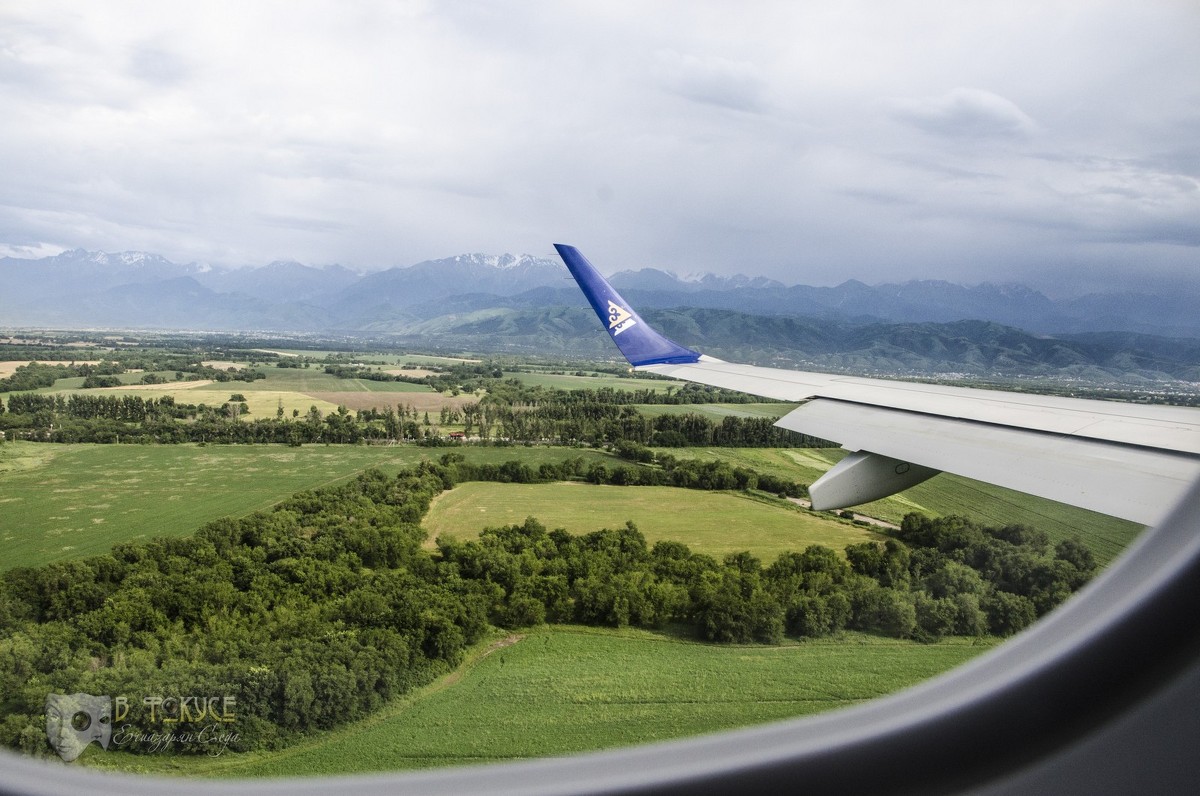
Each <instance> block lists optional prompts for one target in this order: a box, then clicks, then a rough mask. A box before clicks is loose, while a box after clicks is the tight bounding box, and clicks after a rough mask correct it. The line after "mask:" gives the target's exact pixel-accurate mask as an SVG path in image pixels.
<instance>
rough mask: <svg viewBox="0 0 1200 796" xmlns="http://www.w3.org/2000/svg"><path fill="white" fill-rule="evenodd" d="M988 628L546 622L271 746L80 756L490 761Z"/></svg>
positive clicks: (231, 767) (924, 650)
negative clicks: (724, 638)
mask: <svg viewBox="0 0 1200 796" xmlns="http://www.w3.org/2000/svg"><path fill="white" fill-rule="evenodd" d="M996 643H998V642H996V641H995V640H992V639H948V640H946V641H943V642H941V643H938V644H917V643H915V642H908V641H895V640H891V639H883V638H875V637H871V636H863V635H859V634H847V635H846V636H845V637H844V638H839V639H824V640H814V641H808V642H805V643H800V644H795V643H793V644H789V645H785V646H778V647H768V646H759V645H752V646H741V645H713V644H700V643H696V642H691V641H687V640H682V639H678V638H675V637H672V636H670V635H664V634H658V633H650V632H646V631H635V630H623V631H616V630H601V629H594V628H577V627H551V628H539V629H534V630H532V631H528V632H527V633H525V634H524V635H523V636H511V637H509V638H508V639H506V640H505V641H504V642H501V643H500V644H496V643H490V644H489V643H484V644H481V645H480V646H479V647H477V648H476V649H475V651H474V654H473V655H472V656H471V657H470V658H469V659H468V661H467V663H465V664H464V665H463V666H461V667H460V668H459V669H458V670H457V671H456V672H454V673H452V674H450V675H448V676H446V677H443V678H442V679H441V680H439V681H437V682H435V683H434V684H432V685H431V686H428V687H426V688H424V689H422V690H421V691H419V692H417V693H415V694H413V695H411V696H409V697H408V698H406V699H402V700H398V701H396V702H394V703H392V704H390V705H388V706H386V707H384V708H383V710H381V711H380V712H379V713H378V714H376V715H375V716H372V717H370V718H368V719H365V720H363V721H361V722H357V723H355V724H352V725H349V726H348V727H345V728H342V729H339V730H335V731H332V732H329V733H326V734H322V735H320V736H318V737H314V738H313V739H312V740H311V741H308V742H305V743H303V744H301V745H297V746H294V747H292V748H289V749H285V750H282V751H280V752H275V753H253V754H246V755H238V754H236V753H227V754H226V755H224V756H221V757H216V758H211V757H204V756H197V757H182V756H170V755H157V756H156V755H143V756H133V755H127V754H117V753H114V752H103V751H100V750H99V749H97V748H96V747H95V746H93V747H90V748H89V750H88V752H87V753H85V755H84V757H83V758H81V760H82V761H83V762H84V763H86V764H87V765H92V766H97V767H103V768H108V769H120V770H125V771H141V772H145V773H160V774H167V773H173V774H190V775H199V776H217V777H254V776H277V777H278V776H315V775H320V774H325V775H328V774H335V773H336V774H345V773H355V772H366V771H382V770H397V769H412V768H428V767H433V766H444V765H460V764H466V763H480V762H494V761H501V760H513V759H522V758H531V757H542V756H547V755H562V754H569V753H574V752H581V751H586V750H592V749H603V748H609V747H614V746H625V745H630V744H637V743H647V742H652V741H659V740H664V739H668V738H678V737H683V736H688V735H696V734H700V733H706V732H713V731H717V730H727V729H733V728H737V727H744V726H748V725H752V724H759V723H763V722H768V721H775V720H779V719H785V718H792V717H796V716H803V715H808V714H812V713H817V712H821V711H827V710H833V709H835V708H840V707H845V706H849V705H854V704H858V703H860V702H863V701H865V700H869V699H874V698H876V697H879V696H882V695H884V694H887V693H890V692H893V691H896V690H898V689H900V688H903V687H905V686H908V685H911V684H914V683H917V682H920V681H921V680H925V679H927V678H929V677H932V676H934V675H936V674H939V673H941V672H944V671H946V670H948V669H951V668H953V667H955V666H958V665H959V664H961V663H964V662H965V661H967V660H969V659H971V658H972V657H974V656H976V655H978V654H979V653H981V652H984V651H986V650H988V649H990V648H991V647H993V646H994V645H995V644H996Z"/></svg>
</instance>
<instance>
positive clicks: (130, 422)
mask: <svg viewBox="0 0 1200 796" xmlns="http://www.w3.org/2000/svg"><path fill="white" fill-rule="evenodd" d="M254 372H257V371H254ZM543 398H544V400H543V402H542V403H539V404H536V405H527V404H509V403H504V402H503V400H502V399H500V398H498V397H496V396H493V395H490V394H489V395H487V396H485V397H484V398H483V399H482V400H481V401H478V402H473V403H468V404H465V405H463V406H462V407H459V408H451V407H446V408H443V410H442V411H441V413H440V415H439V417H438V420H439V421H440V423H442V424H451V423H453V424H459V423H461V426H462V428H463V429H464V430H463V432H462V434H463V436H464V437H465V438H468V439H471V440H481V441H502V442H510V443H514V442H515V443H526V442H533V443H554V444H564V445H593V446H599V445H613V444H617V443H622V442H629V443H635V444H638V445H643V446H644V445H655V446H660V447H683V446H697V445H703V446H729V447H791V446H806V447H816V446H825V445H829V444H830V443H827V442H825V441H823V440H818V439H816V438H814V437H809V436H806V435H803V434H797V433H795V432H791V431H787V430H785V429H781V428H778V427H776V426H775V425H774V423H773V421H772V420H771V419H770V418H761V417H724V418H721V419H720V420H715V419H713V418H710V417H707V416H704V415H699V414H694V413H687V414H678V415H676V414H666V415H659V416H658V417H649V416H647V415H644V414H641V413H640V412H638V411H637V409H636V408H635V407H634V406H633V405H630V404H623V403H617V402H612V401H609V400H607V398H611V396H607V397H606V396H604V395H601V394H599V393H592V392H590V391H570V392H567V391H562V390H559V391H550V392H547V393H546V394H545V395H544V396H543ZM559 399H561V400H559ZM593 399H594V400H593ZM230 403H231V404H233V406H232V407H231V406H230V405H229V404H227V405H224V406H205V405H203V404H201V405H198V406H197V405H194V404H181V403H177V402H175V401H174V400H173V399H171V398H170V397H164V398H155V399H146V398H142V397H141V396H136V395H89V394H63V393H55V394H48V393H14V394H12V395H11V396H9V398H8V406H7V412H6V411H5V405H4V402H3V401H0V431H7V432H9V434H8V436H9V438H23V439H29V440H33V441H46V442H116V441H121V442H129V443H135V442H136V443H142V442H159V443H174V442H209V443H250V442H257V443H283V444H291V445H303V444H306V443H317V442H329V443H349V444H353V443H359V442H385V441H393V442H401V441H410V442H411V441H424V442H428V443H430V444H436V443H438V442H439V441H440V442H443V443H444V442H448V441H449V438H448V435H447V434H446V433H445V431H444V430H443V429H442V427H441V426H439V427H437V428H435V427H432V426H431V423H430V419H429V415H428V413H425V415H424V417H422V416H421V414H420V413H419V412H417V411H416V410H413V409H412V408H411V407H407V406H400V407H391V406H387V407H385V408H384V409H383V410H376V409H364V410H360V411H358V412H356V413H351V412H350V411H349V410H347V409H346V408H345V407H339V408H338V410H337V411H336V412H330V413H328V414H326V415H325V416H322V415H321V413H320V412H319V411H318V410H317V409H316V407H310V409H309V411H308V412H307V413H305V414H303V415H302V414H300V413H299V411H293V414H292V416H291V417H288V416H285V415H284V413H282V412H280V413H278V414H277V415H276V416H275V417H254V418H250V419H246V417H245V407H244V406H243V405H242V404H243V403H244V402H243V401H241V400H238V401H232V402H230ZM233 409H237V410H240V411H233Z"/></svg>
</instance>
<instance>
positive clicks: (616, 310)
mask: <svg viewBox="0 0 1200 796" xmlns="http://www.w3.org/2000/svg"><path fill="white" fill-rule="evenodd" d="M632 326H637V321H635V320H634V319H633V316H632V315H630V314H629V310H627V309H625V308H624V307H621V306H618V305H617V304H616V303H614V302H613V301H611V300H610V301H609V302H608V330H609V331H610V332H612V335H613V337H616V336H617V335H619V334H620V333H621V332H623V331H625V330H626V329H628V328H630V327H632Z"/></svg>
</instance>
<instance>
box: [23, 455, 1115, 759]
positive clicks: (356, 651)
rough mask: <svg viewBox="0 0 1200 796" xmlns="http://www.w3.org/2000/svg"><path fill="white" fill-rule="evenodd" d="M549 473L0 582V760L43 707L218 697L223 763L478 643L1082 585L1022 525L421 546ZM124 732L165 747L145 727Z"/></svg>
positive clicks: (957, 609)
mask: <svg viewBox="0 0 1200 796" xmlns="http://www.w3.org/2000/svg"><path fill="white" fill-rule="evenodd" d="M636 466H638V467H643V468H644V465H636ZM683 466H685V465H684V464H682V463H678V464H677V465H676V469H677V468H678V467H683ZM687 466H690V465H687ZM546 467H549V468H551V469H543V468H541V467H539V470H538V471H537V474H536V475H535V474H534V472H533V471H532V470H530V469H529V467H528V465H526V464H524V463H522V462H519V461H514V462H506V463H504V464H501V465H497V466H494V469H493V466H491V465H479V464H475V463H470V462H467V461H466V460H465V459H463V458H462V457H461V456H459V455H456V454H454V453H451V454H448V455H446V456H443V457H442V458H441V460H440V461H439V462H437V463H434V462H429V461H426V462H422V463H421V464H419V465H417V466H416V467H412V468H408V469H405V470H402V471H400V472H399V473H398V474H397V475H396V476H387V475H384V474H383V473H381V472H379V471H377V470H369V471H367V472H365V473H363V474H361V475H360V476H358V477H356V478H355V479H353V480H351V481H350V482H348V483H346V484H343V485H339V486H334V487H326V488H322V489H319V490H311V491H304V492H299V493H297V494H295V495H293V496H292V497H291V498H290V499H288V500H285V501H283V502H281V503H280V504H278V505H277V506H275V507H274V508H273V509H272V510H271V511H269V512H259V513H256V514H253V515H251V516H248V517H244V518H240V519H234V518H226V519H222V520H218V521H216V522H212V523H209V524H208V525H206V526H204V527H203V528H201V529H200V530H199V531H198V532H197V533H196V534H195V535H193V536H191V537H186V538H162V539H154V540H151V541H149V542H144V543H125V544H120V545H117V546H115V547H114V548H113V550H112V551H111V552H110V553H107V554H104V555H99V556H92V557H89V558H83V559H76V560H71V561H64V562H57V563H52V564H47V565H44V566H40V567H32V568H19V569H14V570H10V571H9V572H6V573H4V574H3V576H0V695H2V698H3V705H2V707H3V710H2V712H0V743H4V744H5V745H8V746H10V747H13V748H16V749H20V750H23V751H25V752H26V753H28V754H38V755H45V754H48V753H49V747H48V746H47V745H46V736H45V721H44V717H43V715H42V705H43V702H44V700H45V698H46V694H47V693H50V692H55V693H75V692H84V693H89V694H108V695H117V694H124V695H132V696H133V697H134V701H135V704H136V700H137V699H138V698H139V696H140V695H144V694H155V693H166V694H173V693H179V692H180V690H181V689H184V690H185V693H189V694H200V695H205V696H213V695H222V696H232V697H234V698H235V699H236V704H237V706H238V712H237V726H236V729H237V730H238V739H237V740H236V741H234V743H233V745H232V748H234V749H235V750H249V749H271V748H279V747H281V746H283V745H285V744H287V743H288V742H290V741H292V740H294V739H296V738H298V737H300V736H301V735H304V734H308V733H312V732H317V731H320V730H325V729H329V728H332V727H336V726H338V725H340V724H343V723H345V722H348V721H353V720H355V719H358V718H361V717H363V716H365V715H368V714H369V713H371V712H372V711H374V710H376V709H377V708H378V707H380V706H381V705H382V704H383V703H384V702H385V701H387V700H389V699H392V698H394V697H396V696H399V695H401V694H404V693H407V692H409V691H411V690H412V689H413V688H416V687H419V686H420V685H422V684H424V683H427V682H429V681H430V680H432V679H433V678H435V677H437V676H438V675H440V674H442V673H444V672H446V671H448V670H449V669H451V668H452V667H454V666H456V665H457V664H458V663H459V662H461V660H462V657H463V654H464V652H465V650H466V648H467V647H468V646H469V645H471V644H473V643H474V642H476V641H478V640H480V639H481V638H483V636H484V634H485V633H486V632H488V630H489V628H491V627H493V626H495V627H503V628H517V627H526V626H530V625H537V624H541V623H544V622H555V623H558V622H577V623H584V624H591V625H601V626H612V627H621V626H638V627H647V628H662V627H665V626H673V627H676V628H677V629H678V630H679V632H691V633H693V634H695V635H696V636H697V637H698V638H701V639H705V640H709V641H713V642H734V643H749V642H760V643H777V642H779V641H780V640H781V639H783V638H784V637H787V636H790V637H809V636H822V635H828V634H831V633H837V632H840V631H842V630H844V629H851V630H859V631H863V632H869V633H881V634H885V635H888V636H893V637H899V638H903V637H913V638H919V639H924V640H932V639H935V638H938V637H940V636H941V635H944V634H949V633H954V634H966V635H979V634H984V633H993V634H997V635H1007V634H1009V633H1012V632H1016V631H1017V630H1019V629H1021V628H1022V627H1024V626H1025V625H1027V624H1028V623H1029V622H1031V621H1033V619H1034V618H1035V617H1036V616H1039V615H1041V614H1043V613H1045V612H1046V611H1048V610H1050V609H1051V608H1053V606H1054V605H1056V604H1057V603H1058V602H1059V601H1061V599H1063V598H1064V597H1065V596H1066V595H1067V594H1069V593H1070V592H1071V591H1073V590H1074V589H1076V588H1078V587H1079V586H1080V585H1081V584H1082V583H1083V582H1084V581H1086V580H1087V578H1088V577H1090V575H1091V573H1092V572H1093V571H1094V569H1095V564H1094V562H1093V561H1092V560H1091V558H1090V555H1089V554H1088V553H1087V551H1086V549H1085V548H1083V546H1082V545H1080V544H1078V543H1074V542H1063V543H1060V544H1059V545H1057V546H1055V547H1053V548H1051V547H1050V546H1049V543H1048V541H1047V540H1046V537H1045V535H1044V534H1040V533H1038V532H1037V531H1034V530H1031V529H1028V528H1023V527H1020V526H1010V527H1006V528H1000V529H993V528H982V527H980V526H977V525H975V524H973V523H970V522H968V521H966V520H963V519H960V518H943V519H938V520H928V519H926V518H923V517H919V516H916V515H910V517H908V518H906V519H905V521H904V525H903V527H902V529H901V530H900V532H899V533H898V534H897V538H895V539H889V540H887V541H886V542H885V543H876V542H867V543H863V544H859V545H852V546H850V547H849V548H847V550H846V555H845V557H843V556H841V555H838V554H837V553H835V552H834V551H833V550H830V549H828V548H823V547H819V546H810V547H808V548H806V549H805V550H804V551H802V552H799V553H795V552H790V553H784V554H782V555H780V556H779V557H778V558H777V559H776V561H774V562H773V563H771V564H769V565H764V564H763V562H761V561H760V560H759V559H757V558H755V557H754V556H751V555H750V554H749V553H737V554H732V555H729V556H726V557H725V558H724V559H722V560H719V561H718V560H717V559H714V558H713V557H711V556H707V555H703V554H699V553H695V552H692V551H691V550H690V549H689V548H688V547H687V546H686V545H683V544H681V543H678V542H672V541H659V542H657V543H655V544H654V545H648V544H647V542H646V539H645V537H644V536H643V535H642V534H641V533H640V532H639V531H638V530H637V528H636V526H635V525H634V524H633V523H626V524H625V525H624V526H622V527H617V528H616V529H605V530H599V531H595V532H593V533H586V534H578V535H577V534H571V533H567V532H566V531H563V530H547V529H546V528H545V527H543V526H542V525H541V524H540V523H538V522H537V520H535V519H532V518H530V519H528V520H526V521H525V522H524V523H523V524H520V525H510V526H502V527H496V528H487V529H485V530H483V531H482V532H481V534H480V535H479V538H478V539H472V540H467V541H462V540H456V539H450V538H444V537H443V538H439V539H438V540H437V542H436V549H435V550H433V551H430V550H426V549H424V548H423V547H422V542H423V541H424V539H425V532H424V530H423V529H422V528H421V526H420V521H421V519H422V517H423V516H424V514H425V513H426V512H427V510H428V508H429V505H430V502H431V501H432V499H433V497H434V496H435V495H437V494H439V493H440V492H442V491H444V490H446V489H452V488H453V487H454V486H455V484H457V483H460V482H462V481H464V480H471V479H479V478H487V479H489V480H493V479H494V480H510V481H519V480H522V479H527V478H532V479H535V480H536V479H537V478H541V477H543V476H544V477H546V478H555V479H558V478H563V477H579V473H578V470H580V469H581V465H580V464H577V463H572V462H567V463H564V464H561V465H547V466H546ZM553 468H558V469H553ZM701 469H703V464H701ZM759 478H760V480H761V476H759ZM610 482H611V481H610ZM128 721H129V722H130V723H131V724H132V725H133V726H134V727H136V728H138V729H141V730H145V731H154V730H155V729H157V730H159V731H161V729H162V728H161V726H159V727H157V728H156V727H155V726H153V723H152V719H151V717H149V716H147V715H146V714H145V713H144V712H140V713H139V712H134V713H133V714H132V715H130V716H129V717H128ZM201 725H202V720H194V721H192V722H190V723H189V721H186V720H185V721H181V722H180V723H179V724H178V725H176V729H177V730H179V731H184V732H186V731H189V730H191V731H199V729H201ZM130 751H134V752H137V751H144V750H139V749H136V748H134V749H131V750H130ZM180 751H185V752H186V751H189V750H188V749H181V750H180ZM191 751H196V750H191Z"/></svg>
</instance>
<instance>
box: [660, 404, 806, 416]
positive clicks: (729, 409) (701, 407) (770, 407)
mask: <svg viewBox="0 0 1200 796" xmlns="http://www.w3.org/2000/svg"><path fill="white" fill-rule="evenodd" d="M797 406H799V404H777V403H762V404H638V407H637V410H638V411H639V412H641V413H642V414H644V415H646V416H647V417H658V416H660V415H686V414H697V415H704V416H705V417H709V418H712V419H713V420H720V419H722V418H725V417H769V418H771V419H772V420H774V419H776V418H780V417H783V416H784V415H786V414H787V413H788V412H790V411H792V410H793V409H795V408H796V407H797Z"/></svg>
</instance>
